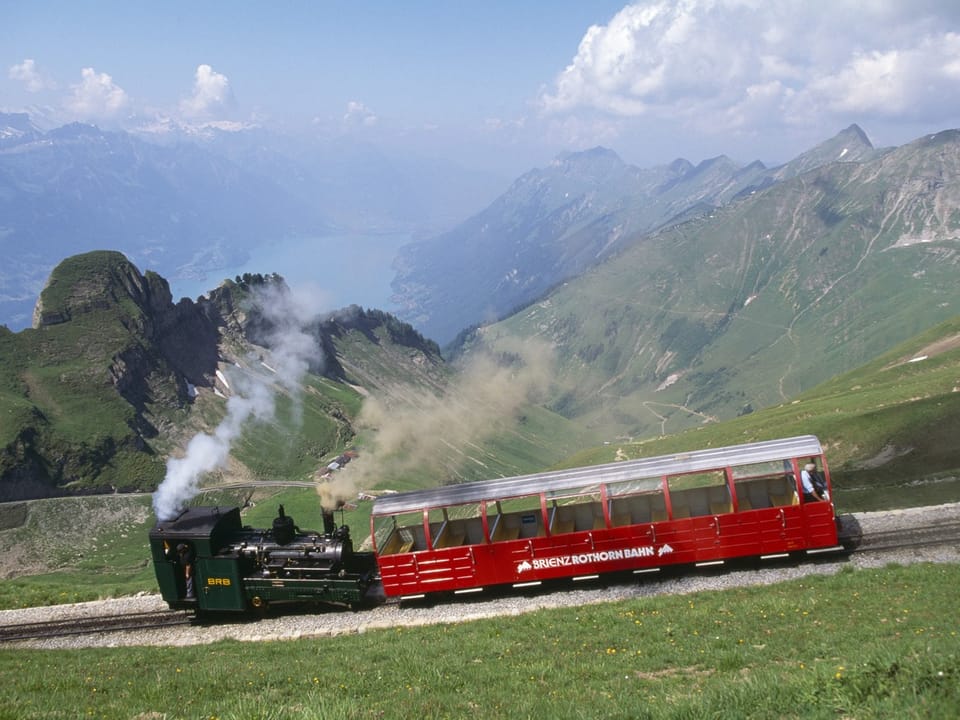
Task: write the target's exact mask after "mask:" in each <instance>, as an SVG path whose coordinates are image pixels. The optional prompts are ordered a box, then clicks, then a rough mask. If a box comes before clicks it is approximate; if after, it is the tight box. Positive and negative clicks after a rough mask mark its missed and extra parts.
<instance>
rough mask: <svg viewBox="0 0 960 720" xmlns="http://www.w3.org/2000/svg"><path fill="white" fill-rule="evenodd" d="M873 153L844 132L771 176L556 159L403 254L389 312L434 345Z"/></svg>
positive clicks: (754, 168) (711, 166) (763, 171)
mask: <svg viewBox="0 0 960 720" xmlns="http://www.w3.org/2000/svg"><path fill="white" fill-rule="evenodd" d="M841 154H843V156H844V157H846V158H847V159H848V161H853V160H855V159H864V158H869V157H872V156H874V155H875V154H876V151H875V150H874V149H873V146H872V145H871V144H870V141H869V140H868V139H867V137H866V135H865V133H863V131H862V130H861V129H860V128H859V127H858V126H856V125H851V126H850V127H848V128H846V129H845V130H843V131H841V132H840V133H839V134H838V135H837V136H835V137H834V138H831V139H830V140H827V141H825V142H824V143H821V144H820V145H818V146H816V147H815V148H812V149H811V150H809V151H807V152H806V153H804V154H802V155H800V156H799V157H798V158H796V159H794V160H793V161H790V162H788V163H786V164H784V165H782V166H779V167H777V168H773V169H769V168H767V167H766V166H764V165H763V163H761V162H759V161H754V162H752V163H749V164H747V165H745V166H741V165H740V164H738V163H736V162H734V161H733V160H731V159H730V158H728V157H726V156H724V155H720V156H717V157H714V158H709V159H707V160H703V161H702V162H700V163H698V164H697V165H693V164H691V163H690V162H689V161H687V160H684V159H682V158H680V159H677V160H675V161H673V162H672V163H669V164H668V165H663V166H659V167H656V168H649V169H640V168H637V167H634V166H631V165H627V164H626V163H624V162H623V161H622V160H620V158H619V156H617V155H616V153H614V152H613V151H612V150H609V149H607V148H593V149H591V150H586V151H582V152H579V153H563V154H561V155H559V156H558V157H557V158H556V159H555V160H554V161H553V162H551V163H550V164H549V165H547V166H546V167H544V168H541V169H535V170H531V171H530V172H528V173H526V174H524V175H522V176H521V177H520V178H518V179H517V180H516V181H515V182H514V183H513V184H512V185H511V186H510V187H509V188H508V189H507V190H506V191H505V192H504V193H503V194H502V195H501V196H500V197H498V198H497V199H496V200H495V201H494V202H493V203H492V204H491V205H490V206H489V207H487V208H486V209H484V210H483V211H481V212H480V213H478V214H477V215H474V216H473V217H471V218H469V219H467V220H466V221H464V222H463V223H462V224H461V225H459V226H458V227H456V228H454V229H452V230H450V231H448V232H447V233H444V234H442V235H439V236H436V237H433V238H429V239H424V240H421V241H417V242H415V243H411V244H410V245H407V246H405V247H404V248H401V251H400V254H399V256H398V258H397V260H396V263H395V268H396V271H397V274H396V277H395V279H394V282H393V285H392V288H393V290H394V296H393V299H394V301H395V302H396V303H397V304H398V306H399V307H400V308H401V309H400V311H399V313H398V314H399V315H400V316H401V317H403V318H404V319H406V320H408V321H409V322H411V323H412V324H413V325H414V326H415V327H418V328H419V329H420V330H421V331H422V332H424V333H425V334H426V335H428V336H430V337H434V338H435V339H437V340H438V341H439V342H441V344H445V343H447V342H449V341H450V340H451V339H453V337H454V336H455V335H456V334H457V333H458V332H459V331H460V330H462V329H463V328H465V327H468V326H471V325H475V324H477V323H482V322H489V321H490V320H491V319H495V318H500V317H503V316H505V315H506V314H507V313H508V312H510V311H511V310H512V309H513V308H515V307H520V306H523V305H525V304H527V303H529V302H531V301H533V300H534V299H536V298H537V297H538V296H539V295H541V294H543V293H544V292H546V291H547V290H548V289H549V288H551V287H554V286H555V285H557V284H558V283H560V282H563V281H565V280H567V279H569V278H571V277H575V276H577V275H579V274H580V273H582V272H583V271H584V270H586V269H587V268H589V267H591V266H592V265H593V264H595V263H597V262H599V261H602V260H603V259H605V258H607V257H609V256H610V255H611V254H613V253H615V252H617V251H618V250H619V249H621V248H623V247H625V246H626V245H628V244H630V243H632V242H638V241H641V239H642V237H643V236H644V235H646V234H648V233H650V232H653V231H655V230H657V229H660V228H663V227H668V226H669V225H671V224H674V223H676V222H680V221H683V220H685V219H687V218H689V217H691V216H693V215H696V214H701V213H702V214H709V213H710V212H711V211H712V210H713V209H715V208H717V207H721V206H725V205H727V204H728V203H730V202H733V201H735V200H737V199H738V198H741V197H744V196H746V195H749V193H751V192H755V191H757V190H761V189H763V188H765V187H768V186H770V185H772V184H775V183H777V182H782V181H783V180H785V179H789V178H791V177H794V176H796V175H798V174H800V173H802V172H805V171H807V170H809V169H812V168H815V167H818V166H821V165H823V164H826V163H831V162H835V161H836V160H837V157H838V156H840V155H841Z"/></svg>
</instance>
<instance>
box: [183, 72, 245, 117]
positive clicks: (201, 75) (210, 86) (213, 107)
mask: <svg viewBox="0 0 960 720" xmlns="http://www.w3.org/2000/svg"><path fill="white" fill-rule="evenodd" d="M233 105H234V99H233V90H232V89H231V88H230V80H229V78H227V76H226V75H223V74H222V73H218V72H217V71H216V70H214V69H213V68H212V67H210V66H209V65H198V66H197V72H196V74H195V76H194V83H193V93H192V94H191V95H190V97H189V98H186V99H185V100H183V101H181V103H180V112H182V113H183V115H185V116H186V117H188V118H193V119H208V118H213V117H221V116H223V114H224V113H227V112H229V111H230V110H232V108H233Z"/></svg>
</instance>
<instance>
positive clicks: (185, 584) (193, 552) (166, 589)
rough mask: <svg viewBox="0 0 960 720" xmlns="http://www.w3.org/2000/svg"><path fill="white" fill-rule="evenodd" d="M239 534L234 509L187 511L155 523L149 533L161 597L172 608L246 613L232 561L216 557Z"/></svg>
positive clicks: (238, 579) (192, 509)
mask: <svg viewBox="0 0 960 720" xmlns="http://www.w3.org/2000/svg"><path fill="white" fill-rule="evenodd" d="M241 529H242V525H241V521H240V508H236V507H234V508H228V509H226V510H221V509H220V508H217V507H197V508H188V509H186V510H184V511H183V512H181V513H180V514H179V515H178V516H177V517H175V518H173V519H172V520H168V521H161V522H158V523H157V525H156V527H154V529H153V530H151V531H150V552H151V556H152V558H153V567H154V571H155V572H156V575H157V583H158V584H159V586H160V594H161V595H162V596H163V599H164V600H165V601H166V602H167V604H168V605H169V606H170V607H171V608H176V609H183V608H196V609H204V610H206V609H211V610H243V609H245V607H246V600H245V598H244V597H243V588H242V584H241V582H240V576H239V572H238V570H239V568H238V567H237V564H236V562H230V561H229V560H228V559H225V558H222V557H217V555H218V553H219V552H220V550H221V548H222V547H223V546H225V545H227V544H228V543H229V541H230V539H231V538H232V537H233V536H234V535H235V534H236V533H237V532H239V531H240V530H241ZM183 548H186V550H187V553H184V552H183ZM188 565H189V567H188ZM189 580H192V590H193V592H192V593H190V592H188V590H190V589H191V588H190V587H189V586H190V585H191V583H190V582H189ZM191 596H192V597H191Z"/></svg>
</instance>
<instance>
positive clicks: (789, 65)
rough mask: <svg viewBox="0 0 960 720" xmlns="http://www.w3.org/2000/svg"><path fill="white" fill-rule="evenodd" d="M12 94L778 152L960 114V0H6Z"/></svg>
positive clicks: (4, 72) (682, 149) (4, 103)
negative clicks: (853, 127)
mask: <svg viewBox="0 0 960 720" xmlns="http://www.w3.org/2000/svg"><path fill="white" fill-rule="evenodd" d="M0 17H2V18H3V22H2V24H0V109H3V110H6V111H20V110H24V109H28V110H29V111H31V112H32V113H33V114H34V115H35V116H36V117H37V118H42V119H43V120H44V121H45V122H46V123H48V124H49V123H61V122H67V121H71V120H81V121H84V122H91V123H94V124H97V125H100V126H102V127H126V128H128V129H131V128H141V129H144V128H153V129H156V128H158V127H161V126H162V124H164V123H165V124H171V123H181V124H194V125H195V124H203V123H219V124H221V125H223V126H225V127H226V126H228V124H229V123H233V124H236V125H240V124H259V125H263V126H265V127H268V128H276V129H282V130H285V131H297V132H309V133H311V134H314V135H317V136H325V137H337V136H340V135H343V134H347V135H351V136H356V137H358V138H363V139H367V140H371V141H374V142H377V143H380V144H383V145H385V146H389V145H392V144H393V145H403V146H408V147H411V148H416V149H420V150H423V151H429V152H432V153H434V154H435V155H438V156H443V157H449V158H451V159H457V160H460V161H461V162H463V163H465V164H468V165H469V164H471V163H472V164H478V165H484V164H485V165H487V166H489V167H490V168H496V169H500V170H502V171H504V172H509V173H514V174H516V173H519V172H522V171H524V170H526V169H529V168H530V167H532V166H534V165H542V164H545V163H546V162H548V161H549V159H550V158H551V157H553V156H554V155H555V154H556V153H558V152H561V151H563V150H578V149H583V148H588V147H593V146H595V145H604V146H606V147H610V148H612V149H614V150H616V151H617V152H618V153H620V155H621V156H622V157H623V158H624V159H625V160H627V161H629V162H632V163H635V164H638V165H641V166H651V165H656V164H661V163H666V162H669V161H671V160H673V159H674V158H677V157H685V158H687V159H688V160H691V161H693V162H698V161H700V160H703V159H705V158H708V157H713V156H715V155H719V154H727V155H729V156H731V157H733V158H734V159H735V160H739V161H742V162H748V161H751V160H754V159H761V160H763V161H765V162H768V163H775V162H782V161H785V160H788V159H790V158H791V157H793V156H795V155H796V154H798V153H799V152H802V151H803V150H805V149H807V148H809V147H811V146H812V145H814V144H816V143H817V142H820V141H822V140H825V139H827V138H829V137H831V136H832V135H834V134H836V133H837V132H839V131H840V130H842V129H843V128H845V127H846V126H847V125H849V124H850V123H853V122H856V123H858V124H860V126H861V127H862V128H863V129H864V130H865V131H866V132H867V134H868V135H869V136H870V137H871V139H872V140H873V142H874V144H875V145H891V144H900V143H903V142H907V141H909V140H911V139H913V138H915V137H918V136H920V135H922V134H925V133H928V132H934V131H937V130H942V129H946V128H954V127H958V126H960V3H957V2H955V0H949V1H947V2H942V1H939V2H938V1H932V0H905V1H897V2H894V1H892V0H891V1H887V0H830V1H829V2H828V1H826V0H676V1H667V0H663V1H660V2H657V1H646V0H645V1H643V2H637V3H633V4H627V3H624V2H607V1H606V0H591V1H590V2H582V1H572V2H568V1H563V0H561V1H556V2H549V3H543V2H533V1H527V2H525V1H522V0H518V1H515V2H500V1H498V0H488V1H486V2H417V1H408V2H361V1H356V2H338V1H329V2H323V1H319V0H318V1H316V2H273V3H267V2H238V1H234V2H203V3H186V2H178V1H172V2H162V3H137V2H112V1H110V0H103V1H101V2H92V3H78V2H43V1H42V0H41V1H39V2H36V3H26V2H21V1H19V0H18V1H16V2H11V1H10V0H0Z"/></svg>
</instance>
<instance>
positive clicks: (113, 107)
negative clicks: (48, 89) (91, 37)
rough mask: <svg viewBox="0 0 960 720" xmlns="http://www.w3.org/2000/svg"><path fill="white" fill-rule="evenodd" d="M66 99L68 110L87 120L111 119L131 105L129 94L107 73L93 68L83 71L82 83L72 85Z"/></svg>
mask: <svg viewBox="0 0 960 720" xmlns="http://www.w3.org/2000/svg"><path fill="white" fill-rule="evenodd" d="M70 89H71V91H72V92H71V94H70V96H69V97H68V98H67V99H66V101H65V104H66V107H67V109H68V110H69V111H70V112H72V113H73V114H74V115H77V116H79V117H80V118H81V119H85V120H95V119H106V118H111V117H114V116H115V115H117V113H119V112H121V111H122V110H123V109H124V108H126V107H127V106H128V105H129V99H128V98H127V93H126V92H124V90H123V88H121V87H120V86H119V85H116V84H115V83H114V82H113V78H112V77H110V76H109V75H107V74H106V73H98V72H97V71H96V70H94V69H93V68H84V69H83V70H82V71H81V81H80V83H79V84H78V85H71V86H70Z"/></svg>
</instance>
